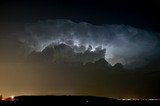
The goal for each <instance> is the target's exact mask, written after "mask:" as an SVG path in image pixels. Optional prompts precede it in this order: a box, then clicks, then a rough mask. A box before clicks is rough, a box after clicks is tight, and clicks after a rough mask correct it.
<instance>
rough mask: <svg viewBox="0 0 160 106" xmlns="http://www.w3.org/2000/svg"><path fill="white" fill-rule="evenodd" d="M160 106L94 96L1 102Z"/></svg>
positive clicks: (16, 105) (14, 105)
mask: <svg viewBox="0 0 160 106" xmlns="http://www.w3.org/2000/svg"><path fill="white" fill-rule="evenodd" d="M41 105H42V106H60V105H62V106H68V105H69V106H70V105H98V106H100V105H106V106H121V105H122V106H160V101H147V100H143V101H122V100H116V99H111V98H104V97H93V96H17V97H15V101H0V106H41Z"/></svg>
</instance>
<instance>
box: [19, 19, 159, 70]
mask: <svg viewBox="0 0 160 106" xmlns="http://www.w3.org/2000/svg"><path fill="white" fill-rule="evenodd" d="M23 35H25V36H22V37H21V38H19V41H20V42H22V43H24V44H25V45H27V47H28V48H30V49H31V51H42V50H44V49H45V48H46V47H48V46H50V47H51V46H54V45H59V44H62V43H63V44H66V45H69V46H70V47H71V48H72V49H74V51H75V52H77V53H84V52H85V51H87V50H88V48H89V49H90V51H95V50H96V48H101V49H105V59H106V60H107V61H108V62H109V63H110V64H112V65H114V64H116V63H122V64H123V65H126V66H131V65H132V64H135V63H136V64H137V65H136V67H139V66H144V65H146V64H148V63H149V62H150V60H153V59H154V58H155V57H157V55H158V53H159V48H158V45H159V44H160V43H159V42H160V40H159V33H156V32H149V31H145V30H142V29H138V28H134V27H131V26H126V25H109V24H105V25H100V26H97V25H92V24H89V23H87V22H80V23H76V22H73V21H71V20H64V19H57V20H46V21H39V22H36V23H29V24H27V25H26V27H25V31H24V33H23ZM134 67H135V66H134Z"/></svg>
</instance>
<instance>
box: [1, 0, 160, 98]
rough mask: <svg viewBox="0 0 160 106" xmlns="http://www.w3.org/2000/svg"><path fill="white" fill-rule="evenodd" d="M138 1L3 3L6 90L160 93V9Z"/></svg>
mask: <svg viewBox="0 0 160 106" xmlns="http://www.w3.org/2000/svg"><path fill="white" fill-rule="evenodd" d="M135 4H136V5H135ZM135 4H134V3H133V4H127V3H126V4H125V3H124V2H121V3H119V4H116V3H112V2H109V1H108V2H107V3H105V2H102V1H96V0H95V1H93V2H90V1H83V0H82V1H77V2H74V1H66V2H64V1H63V2H62V1H61V0H60V1H49V0H47V1H43V0H41V1H36V0H33V1H30V0H29V1H25V0H24V1H18V0H14V1H10V0H6V1H1V4H0V14H1V16H0V23H1V24H0V94H2V95H4V96H11V95H92V96H104V97H113V98H159V97H160V92H159V89H160V86H159V81H160V66H159V64H160V30H159V27H160V24H159V23H160V22H159V13H158V8H159V7H158V5H157V4H156V3H155V2H151V3H150V2H146V3H144V4H137V3H135Z"/></svg>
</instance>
